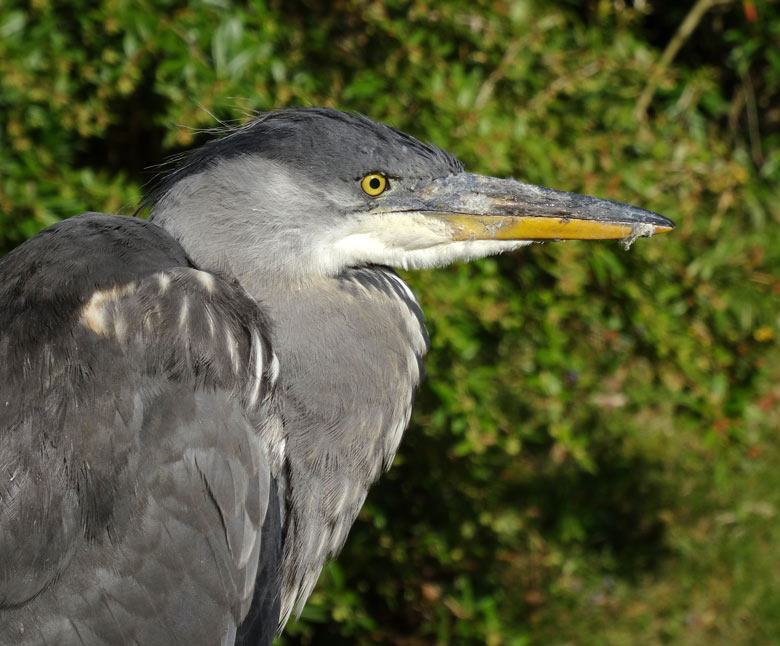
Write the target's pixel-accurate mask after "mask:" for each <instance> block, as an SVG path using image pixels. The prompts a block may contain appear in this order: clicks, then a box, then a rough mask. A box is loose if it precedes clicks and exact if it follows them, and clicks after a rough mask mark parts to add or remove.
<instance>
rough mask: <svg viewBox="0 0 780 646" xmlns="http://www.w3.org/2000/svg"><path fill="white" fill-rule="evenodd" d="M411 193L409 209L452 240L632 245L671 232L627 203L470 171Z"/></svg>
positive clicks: (661, 220) (661, 219)
mask: <svg viewBox="0 0 780 646" xmlns="http://www.w3.org/2000/svg"><path fill="white" fill-rule="evenodd" d="M415 193H416V195H415V197H416V198H418V199H419V204H417V205H415V206H416V208H414V210H415V211H417V212H418V213H422V214H424V215H427V216H431V217H434V218H437V219H439V220H442V221H443V222H445V223H446V224H447V225H448V226H449V228H450V232H451V235H452V240H453V241H463V240H614V239H625V240H626V241H630V242H633V240H635V239H636V238H637V237H650V236H651V235H654V234H658V233H666V232H667V231H671V230H672V229H673V228H674V222H672V221H671V220H669V219H667V218H665V217H663V216H661V215H658V214H657V213H653V212H652V211H645V210H644V209H640V208H637V207H635V206H629V205H628V204H621V203H619V202H613V201H611V200H603V199H599V198H595V197H589V196H587V195H578V194H576V193H565V192H563V191H556V190H553V189H550V188H543V187H541V186H533V185H531V184H523V183H521V182H517V181H515V180H512V179H497V178H494V177H485V176H482V175H474V174H472V173H460V174H458V175H452V176H450V177H445V178H441V179H438V180H435V181H434V182H432V183H430V184H427V185H425V186H421V187H419V189H418V190H417V191H415Z"/></svg>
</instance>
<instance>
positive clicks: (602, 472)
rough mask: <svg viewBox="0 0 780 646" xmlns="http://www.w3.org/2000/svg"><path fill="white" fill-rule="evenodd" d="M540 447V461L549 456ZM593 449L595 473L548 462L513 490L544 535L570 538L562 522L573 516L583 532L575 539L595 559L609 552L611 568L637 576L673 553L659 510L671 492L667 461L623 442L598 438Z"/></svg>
mask: <svg viewBox="0 0 780 646" xmlns="http://www.w3.org/2000/svg"><path fill="white" fill-rule="evenodd" d="M539 448H540V449H541V450H540V451H539V453H540V456H539V460H547V461H549V452H548V449H547V447H539ZM589 454H590V455H591V457H592V458H593V459H594V462H595V465H596V468H595V471H594V472H592V473H590V472H588V471H585V470H584V469H582V468H580V467H579V466H578V465H576V464H575V463H573V462H570V461H567V462H564V463H563V464H560V465H553V464H551V463H549V462H548V463H547V468H546V469H544V471H545V473H542V474H538V473H534V474H533V475H532V476H531V477H530V478H528V479H526V480H525V482H521V483H518V484H517V485H516V486H515V487H514V488H513V489H514V493H515V494H516V495H517V500H521V501H523V505H524V506H526V507H534V508H535V509H536V510H538V523H539V529H540V531H541V532H542V534H543V535H545V536H547V537H549V539H550V540H558V539H563V540H566V537H565V532H566V530H565V529H564V527H565V525H566V523H567V522H568V521H569V520H571V519H573V520H574V521H575V522H576V523H577V524H578V525H579V526H580V527H581V529H582V531H583V537H582V538H581V539H577V540H576V542H577V544H578V545H579V546H580V548H581V549H583V550H585V551H586V552H587V551H591V552H593V553H594V558H595V557H596V556H598V555H602V554H604V552H605V550H606V551H608V553H609V554H610V555H612V557H613V558H614V569H613V570H612V571H611V572H609V573H610V574H615V575H617V576H620V577H622V578H626V579H628V580H631V581H635V580H636V578H637V577H638V576H639V575H640V574H642V573H645V572H648V571H655V570H657V568H658V567H659V566H660V564H661V563H662V562H663V560H664V559H665V558H666V557H668V556H669V555H670V551H669V549H668V547H667V545H666V540H665V524H664V522H663V521H662V520H661V518H660V514H661V512H662V511H663V510H664V509H668V508H669V505H670V503H671V502H672V498H673V494H672V492H671V491H669V489H668V486H667V485H665V484H664V478H663V466H662V465H661V464H659V463H655V462H652V461H650V460H647V459H646V458H645V457H644V456H632V457H629V456H627V455H625V454H624V453H621V450H620V447H619V446H608V445H604V444H599V443H594V444H593V445H591V447H590V449H589ZM571 540H573V539H571ZM586 558H587V557H586ZM605 574H606V573H605Z"/></svg>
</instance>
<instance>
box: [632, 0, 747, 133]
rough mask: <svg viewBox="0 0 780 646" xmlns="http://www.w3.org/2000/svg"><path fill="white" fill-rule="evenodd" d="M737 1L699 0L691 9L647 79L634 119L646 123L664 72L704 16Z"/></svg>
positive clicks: (635, 109) (638, 100)
mask: <svg viewBox="0 0 780 646" xmlns="http://www.w3.org/2000/svg"><path fill="white" fill-rule="evenodd" d="M735 1H736V0H698V2H697V3H696V4H695V5H693V7H691V10H690V11H689V12H688V15H687V16H685V19H684V20H683V21H682V23H680V26H679V27H678V28H677V31H676V32H675V34H674V36H672V39H671V40H670V41H669V44H668V45H667V46H666V49H665V50H664V53H663V54H662V55H661V60H659V61H658V63H657V64H656V65H655V67H654V68H653V71H652V72H651V74H650V78H649V79H647V84H646V85H645V89H644V90H642V94H640V95H639V98H638V99H637V102H636V106H635V107H634V118H635V119H636V120H637V121H644V120H645V118H646V117H647V108H648V107H649V106H650V101H652V100H653V95H655V91H656V89H657V88H658V81H659V79H660V77H661V74H662V72H663V71H664V70H665V69H666V68H667V67H668V66H669V63H671V62H672V61H673V60H674V57H675V56H677V52H679V51H680V48H681V47H682V46H683V45H684V44H685V41H686V40H688V38H690V36H691V34H692V33H693V31H694V30H695V29H696V27H697V26H698V24H699V22H700V21H701V19H702V18H703V17H704V14H705V13H707V11H709V10H710V9H712V8H713V7H716V6H718V5H727V4H733V3H734V2H735Z"/></svg>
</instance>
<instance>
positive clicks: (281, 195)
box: [0, 108, 674, 646]
mask: <svg viewBox="0 0 780 646" xmlns="http://www.w3.org/2000/svg"><path fill="white" fill-rule="evenodd" d="M147 204H148V205H149V206H150V207H151V213H150V217H149V219H148V220H144V219H140V218H132V217H126V216H116V215H105V214H98V213H85V214H82V215H80V216H76V217H74V218H71V219H68V220H65V221H63V222H61V223H58V224H55V225H54V226H52V227H50V228H48V229H46V230H44V231H42V232H41V233H39V234H38V235H36V236H35V237H33V238H32V239H30V240H29V241H27V242H26V243H24V244H22V245H21V246H20V247H18V248H17V249H15V250H14V251H12V252H11V253H9V254H8V255H7V256H5V257H4V258H3V259H2V260H0V644H3V645H6V646H8V645H11V644H14V645H26V644H59V645H70V644H74V645H75V644H79V645H85V644H89V645H108V644H111V645H117V644H140V645H144V646H151V645H157V644H174V643H186V644H189V645H193V646H194V645H204V646H205V645H216V644H220V645H229V644H270V643H271V640H272V639H273V636H274V634H275V633H276V632H277V630H278V629H280V628H281V627H283V626H284V624H285V622H286V621H287V620H288V618H289V616H290V614H291V613H292V612H293V611H294V610H295V609H296V608H300V607H301V606H302V604H303V603H304V602H305V601H306V599H307V597H308V596H309V594H310V593H311V591H312V588H313V587H314V585H315V583H316V581H317V577H318V575H319V573H320V570H321V568H322V567H323V564H324V563H325V561H326V560H327V559H328V558H330V557H332V556H334V555H335V554H336V553H337V552H338V551H339V549H340V547H341V546H342V545H343V543H344V541H345V539H346V537H347V533H348V531H349V528H350V526H351V525H352V523H353V522H354V520H355V518H356V516H357V513H358V511H359V509H360V507H361V505H362V504H363V501H364V500H365V497H366V494H367V491H368V488H369V487H370V485H371V484H372V483H373V482H374V481H375V480H376V479H377V478H378V477H379V475H380V474H381V473H382V471H383V470H384V469H386V468H388V467H389V465H390V463H391V462H392V460H393V456H394V455H395V453H396V451H397V449H398V445H399V442H400V441H401V436H402V435H403V432H404V430H405V428H406V426H407V423H408V421H409V416H410V413H411V408H412V399H413V394H414V390H415V388H416V386H417V384H418V382H419V380H420V371H421V367H420V362H421V360H422V357H423V355H424V354H425V352H426V350H427V348H428V336H427V332H426V330H425V326H424V324H423V315H422V311H421V309H420V306H419V305H418V303H417V300H416V299H415V296H414V294H413V293H412V292H411V290H410V289H409V288H408V287H407V285H406V284H405V283H404V282H403V280H401V278H400V277H399V276H398V275H397V274H396V273H395V272H394V271H393V269H392V268H393V267H403V268H426V267H436V266H442V265H445V264H447V263H451V262H453V261H458V260H470V259H473V258H478V257H482V256H487V255H490V254H496V253H501V252H504V251H511V250H513V249H517V248H518V247H521V246H523V245H527V244H530V243H531V242H532V241H538V240H545V239H587V238H592V239H607V238H613V239H617V238H628V239H630V240H632V239H633V238H634V237H636V236H638V235H645V236H647V235H652V234H653V233H660V232H664V231H668V230H670V229H671V228H672V227H673V226H674V225H673V223H672V222H671V221H669V220H667V219H666V218H664V217H662V216H660V215H657V214H655V213H652V212H649V211H645V210H642V209H638V208H635V207H632V206H627V205H623V204H618V203H615V202H611V201H607V200H601V199H596V198H591V197H586V196H580V195H574V194H570V193H563V192H559V191H554V190H551V189H547V188H541V187H536V186H530V185H527V184H523V183H520V182H517V181H514V180H511V179H496V178H490V177H484V176H480V175H474V174H470V173H467V172H466V171H465V169H464V166H463V164H461V162H459V161H458V160H457V159H456V158H455V157H453V156H451V155H450V154H448V153H446V152H444V151H443V150H441V149H439V148H437V147H435V146H433V145H430V144H425V143H422V142H420V141H418V140H417V139H414V138H413V137H411V136H409V135H406V134H404V133H402V132H399V131H397V130H395V129H393V128H391V127H389V126H386V125H381V124H377V123H374V122H372V121H370V120H369V119H367V118H365V117H362V116H359V115H354V114H347V113H343V112H338V111H335V110H331V109H322V108H298V109H286V110H280V111H276V112H270V113H267V114H263V115H260V116H259V117H257V118H256V119H254V120H253V121H251V122H250V123H249V124H247V125H246V126H243V127H240V128H238V129H236V130H234V131H232V132H230V133H229V134H227V135H226V136H224V137H222V138H220V139H216V140H214V141H211V142H209V143H207V144H205V145H204V146H202V147H201V148H199V149H197V150H195V151H194V152H193V153H191V154H190V155H188V156H187V157H185V158H184V159H183V160H181V162H180V163H179V165H178V166H177V167H176V169H175V170H173V172H171V173H170V174H169V175H168V176H167V177H166V178H164V179H163V180H162V181H161V182H160V183H159V184H158V185H157V186H156V187H155V188H154V189H153V190H152V191H151V193H150V195H149V197H148V198H147Z"/></svg>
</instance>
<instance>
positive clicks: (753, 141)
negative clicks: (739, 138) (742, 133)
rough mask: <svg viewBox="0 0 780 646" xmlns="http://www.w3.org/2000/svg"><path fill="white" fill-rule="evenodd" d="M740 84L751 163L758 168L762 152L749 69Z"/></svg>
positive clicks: (760, 163)
mask: <svg viewBox="0 0 780 646" xmlns="http://www.w3.org/2000/svg"><path fill="white" fill-rule="evenodd" d="M742 86H743V87H744V88H745V113H746V114H747V123H748V135H749V136H750V153H751V157H753V163H754V164H755V165H756V166H757V167H759V168H760V167H761V166H763V165H764V153H763V151H762V150H761V133H760V131H759V125H758V123H759V119H758V108H757V107H756V93H755V92H754V91H753V82H752V81H751V80H750V70H748V71H747V72H745V75H744V76H743V77H742Z"/></svg>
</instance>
